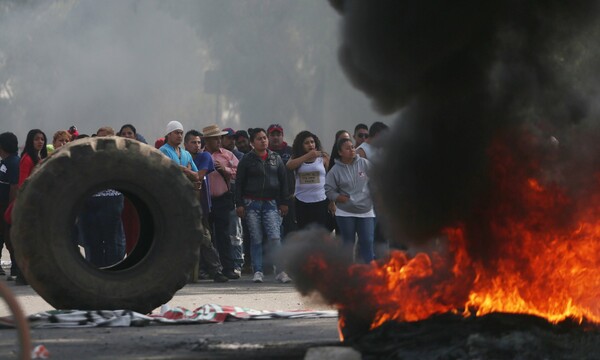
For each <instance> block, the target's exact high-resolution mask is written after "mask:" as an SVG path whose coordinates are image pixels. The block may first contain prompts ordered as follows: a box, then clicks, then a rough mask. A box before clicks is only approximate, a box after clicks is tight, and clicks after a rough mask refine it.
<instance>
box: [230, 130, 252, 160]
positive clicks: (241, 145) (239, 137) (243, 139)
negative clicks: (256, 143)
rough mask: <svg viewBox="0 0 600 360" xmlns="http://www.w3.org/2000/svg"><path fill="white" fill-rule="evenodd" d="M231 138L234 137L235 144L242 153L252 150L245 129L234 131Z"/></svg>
mask: <svg viewBox="0 0 600 360" xmlns="http://www.w3.org/2000/svg"><path fill="white" fill-rule="evenodd" d="M233 138H234V139H235V146H236V147H237V149H238V150H239V151H241V152H242V153H244V154H247V153H248V152H250V150H252V146H250V135H248V132H247V131H246V130H238V131H236V132H235V135H233Z"/></svg>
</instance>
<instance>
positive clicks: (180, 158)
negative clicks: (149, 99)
mask: <svg viewBox="0 0 600 360" xmlns="http://www.w3.org/2000/svg"><path fill="white" fill-rule="evenodd" d="M182 143H183V125H181V123H180V122H179V121H171V122H169V123H168V124H167V135H166V136H165V144H164V145H163V146H161V147H160V149H159V150H160V151H161V152H162V153H163V154H165V155H166V156H167V157H169V158H170V159H171V160H173V161H174V162H175V163H176V164H177V165H179V166H181V169H182V170H183V173H184V174H185V175H186V176H187V177H188V178H189V179H190V180H192V181H193V182H194V184H195V185H196V186H197V187H198V188H200V186H201V185H200V180H201V179H198V168H197V167H196V164H194V160H193V159H192V155H191V154H190V153H189V152H188V151H187V150H185V149H184V148H182V147H181V144H182Z"/></svg>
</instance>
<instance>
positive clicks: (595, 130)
mask: <svg viewBox="0 0 600 360" xmlns="http://www.w3.org/2000/svg"><path fill="white" fill-rule="evenodd" d="M331 3H332V5H333V6H334V7H335V8H336V9H337V10H338V12H339V13H340V15H341V16H342V29H343V30H342V31H343V36H342V44H341V46H340V51H339V57H340V62H341V64H342V67H343V68H344V70H345V72H346V74H347V76H348V77H349V79H350V80H351V82H352V83H353V84H354V85H355V86H357V87H358V88H359V89H361V90H362V91H363V92H364V93H365V94H366V95H368V96H369V97H370V98H371V99H372V101H373V104H374V106H375V107H376V108H377V109H379V111H381V112H382V113H391V112H394V111H397V110H398V109H404V111H403V112H402V116H401V117H400V118H399V120H398V121H397V123H396V124H395V126H394V128H393V130H392V132H391V133H392V135H393V136H391V139H390V140H389V141H388V142H387V143H386V144H385V145H384V146H385V148H386V153H385V156H384V158H383V159H382V161H381V163H380V164H381V166H379V167H377V168H376V169H375V175H374V176H373V177H372V178H374V179H376V183H375V186H376V190H377V191H376V193H377V197H378V200H379V204H380V205H381V207H380V209H379V213H380V214H382V215H384V216H385V217H388V218H391V219H393V220H394V221H393V222H389V223H390V224H389V226H388V232H389V233H390V234H392V235H391V236H392V237H393V239H394V240H395V241H396V242H400V243H407V242H408V243H411V242H412V243H417V242H423V241H425V240H427V239H431V238H432V237H435V236H437V235H438V234H439V233H440V230H441V229H442V228H444V227H447V226H456V225H458V224H459V223H461V224H466V227H467V232H470V235H473V236H471V238H472V239H477V240H476V241H475V242H473V243H471V244H470V245H469V246H470V248H471V250H472V251H473V252H474V253H475V254H479V256H483V257H485V256H486V255H489V253H490V252H491V251H493V248H492V247H491V245H490V244H489V242H488V241H486V239H489V238H488V237H486V235H488V234H487V230H486V228H485V227H486V224H485V222H486V218H485V216H486V215H485V214H482V212H481V211H480V210H481V208H482V207H485V206H486V205H487V204H486V202H487V201H488V200H489V199H492V198H494V197H495V196H496V194H494V192H495V191H497V190H493V189H491V187H490V184H491V183H492V182H493V180H494V179H493V178H491V176H490V173H491V172H490V169H491V166H492V165H493V164H492V161H493V160H491V159H490V157H489V153H488V151H489V149H490V146H491V145H492V144H493V142H494V141H498V140H501V141H503V142H504V143H506V144H508V148H509V149H512V151H513V154H514V155H516V156H518V157H522V158H521V159H520V160H524V161H525V160H527V159H531V158H532V157H533V156H534V155H533V154H534V153H535V154H536V155H535V156H538V157H539V159H541V160H540V161H542V162H543V163H544V164H543V165H544V166H543V169H544V171H543V175H545V176H546V178H545V179H544V180H548V181H560V182H561V183H562V185H563V186H568V185H573V184H577V186H575V187H571V188H572V189H573V191H575V189H578V190H579V192H580V193H584V192H585V191H583V190H582V189H581V186H583V185H584V184H585V183H586V181H587V182H591V181H593V176H592V174H593V172H594V171H598V160H597V158H598V145H597V144H598V140H599V139H598V137H599V133H600V131H599V130H600V128H599V126H598V111H597V107H596V106H594V105H593V104H594V101H595V100H596V99H597V83H596V81H597V80H596V79H597V78H598V71H599V70H600V66H599V65H600V64H599V60H600V57H599V55H600V52H599V48H598V45H597V40H596V39H597V38H598V34H599V28H600V27H599V25H598V23H597V21H596V19H597V14H598V2H597V1H569V2H564V1H546V2H539V1H483V2H482V1H463V2H458V3H457V2H445V1H359V0H346V1H331ZM582 135H583V136H582ZM524 136H529V137H531V138H533V140H532V141H530V144H528V145H527V146H525V145H522V144H520V141H522V140H523V137H524ZM552 137H554V138H552ZM556 139H558V141H556ZM507 171H511V169H507ZM531 171H532V173H531V174H527V175H531V176H540V175H542V174H540V173H539V169H535V170H531ZM535 171H537V172H538V173H533V172H535ZM596 181H597V180H596ZM475 256H477V255H475Z"/></svg>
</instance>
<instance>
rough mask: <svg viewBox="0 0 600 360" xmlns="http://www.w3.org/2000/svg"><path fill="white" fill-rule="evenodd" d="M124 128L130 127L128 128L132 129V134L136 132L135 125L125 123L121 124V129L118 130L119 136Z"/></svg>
mask: <svg viewBox="0 0 600 360" xmlns="http://www.w3.org/2000/svg"><path fill="white" fill-rule="evenodd" d="M125 128H130V129H131V131H133V134H134V135H136V134H137V130H136V128H135V126H133V125H131V124H125V125H123V126H121V130H119V132H118V134H119V136H121V133H122V132H123V130H124V129H125Z"/></svg>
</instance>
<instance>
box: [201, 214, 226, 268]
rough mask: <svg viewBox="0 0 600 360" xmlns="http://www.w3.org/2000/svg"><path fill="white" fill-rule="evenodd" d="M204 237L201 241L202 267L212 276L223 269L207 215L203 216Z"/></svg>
mask: <svg viewBox="0 0 600 360" xmlns="http://www.w3.org/2000/svg"><path fill="white" fill-rule="evenodd" d="M202 225H203V226H204V230H203V234H202V236H203V239H202V241H201V242H200V269H201V270H204V271H206V272H207V273H208V274H209V275H210V276H214V275H215V274H216V273H219V272H221V271H223V266H221V259H219V252H218V251H217V249H215V247H214V245H213V242H212V237H211V235H210V230H209V229H210V224H209V222H208V219H207V217H205V216H204V215H203V216H202Z"/></svg>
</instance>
